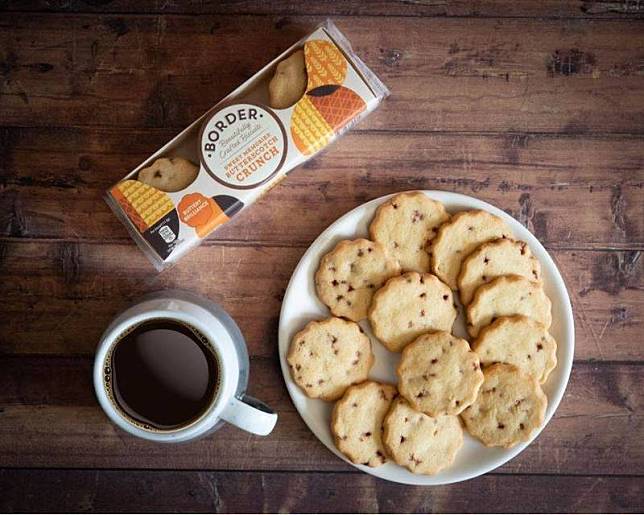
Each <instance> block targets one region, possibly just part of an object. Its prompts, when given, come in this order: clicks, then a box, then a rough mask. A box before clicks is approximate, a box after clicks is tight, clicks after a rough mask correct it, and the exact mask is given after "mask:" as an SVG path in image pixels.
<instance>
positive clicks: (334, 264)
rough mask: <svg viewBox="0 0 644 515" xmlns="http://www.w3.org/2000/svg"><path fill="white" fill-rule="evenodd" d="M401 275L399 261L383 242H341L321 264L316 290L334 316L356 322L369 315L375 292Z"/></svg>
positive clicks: (316, 280)
mask: <svg viewBox="0 0 644 515" xmlns="http://www.w3.org/2000/svg"><path fill="white" fill-rule="evenodd" d="M399 272H400V266H399V265H398V261H396V260H395V259H394V258H392V257H389V256H388V255H387V254H386V252H385V249H384V248H383V246H382V245H380V243H376V242H374V241H370V240H365V239H357V240H342V241H340V242H339V243H338V244H337V245H336V246H335V248H334V249H333V250H332V251H331V252H329V253H328V254H326V255H325V256H324V257H323V258H322V260H321V261H320V266H319V267H318V270H317V272H316V274H315V288H316V290H317V293H318V297H319V298H320V300H321V301H322V302H324V303H325V304H326V305H327V306H328V307H329V309H330V310H331V313H333V314H334V315H335V316H339V317H346V318H349V319H350V320H354V321H356V322H357V321H359V320H362V319H363V318H365V317H366V316H367V310H368V308H369V305H370V304H371V298H372V296H373V294H374V293H375V292H376V290H378V288H380V287H381V286H382V285H383V284H384V282H385V281H386V280H387V279H389V278H390V277H392V276H394V275H398V273H399Z"/></svg>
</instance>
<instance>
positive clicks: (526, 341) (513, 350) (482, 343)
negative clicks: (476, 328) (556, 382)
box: [472, 315, 557, 384]
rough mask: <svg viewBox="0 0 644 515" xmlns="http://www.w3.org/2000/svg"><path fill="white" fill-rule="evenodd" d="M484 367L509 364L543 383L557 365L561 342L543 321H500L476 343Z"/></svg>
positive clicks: (516, 318) (520, 317)
mask: <svg viewBox="0 0 644 515" xmlns="http://www.w3.org/2000/svg"><path fill="white" fill-rule="evenodd" d="M472 349H473V350H474V351H475V352H476V353H477V354H478V355H479V359H480V360H481V364H482V365H483V366H487V365H492V364H494V363H509V364H511V365H515V366H517V367H519V368H520V369H521V370H523V371H524V372H526V373H528V374H530V375H531V376H533V377H534V378H535V379H537V381H539V382H540V383H541V384H543V383H545V382H546V380H547V379H548V375H550V372H552V370H553V369H554V368H555V367H556V366H557V342H556V341H555V339H554V338H553V337H552V336H551V335H550V333H548V330H547V329H546V328H545V327H544V326H543V325H542V324H540V323H539V322H537V321H535V320H532V319H531V318H528V317H525V316H523V315H515V316H510V317H500V318H497V319H496V320H495V321H494V322H493V323H492V324H490V325H488V326H486V327H484V328H483V329H482V330H481V332H480V333H479V336H478V338H477V339H476V341H474V343H473V344H472Z"/></svg>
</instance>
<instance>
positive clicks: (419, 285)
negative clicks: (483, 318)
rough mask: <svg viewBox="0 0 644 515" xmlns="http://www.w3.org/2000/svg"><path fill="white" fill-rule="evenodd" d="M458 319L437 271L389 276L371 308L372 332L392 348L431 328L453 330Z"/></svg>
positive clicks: (447, 288)
mask: <svg viewBox="0 0 644 515" xmlns="http://www.w3.org/2000/svg"><path fill="white" fill-rule="evenodd" d="M455 319H456V308H455V307H454V299H453V297H452V291H451V290H450V289H449V287H448V286H447V285H446V284H444V283H442V282H441V281H440V280H439V279H438V277H436V276H435V275H432V274H419V273H417V272H407V273H406V274H403V275H400V276H398V277H393V278H392V279H389V280H388V281H387V282H386V283H385V285H384V286H383V287H382V288H381V289H380V290H378V291H377V292H376V294H375V295H374V296H373V301H372V302H371V307H370V308H369V322H370V323H371V329H372V330H373V334H374V335H375V336H376V338H378V339H379V340H380V341H381V342H382V344H383V345H384V346H385V347H387V348H388V349H389V350H390V351H392V352H400V351H401V350H402V349H403V347H404V346H405V345H407V344H408V343H410V342H412V341H413V340H415V339H416V338H417V337H418V336H420V335H421V334H423V333H426V332H428V331H447V332H451V330H452V325H453V324H454V320H455Z"/></svg>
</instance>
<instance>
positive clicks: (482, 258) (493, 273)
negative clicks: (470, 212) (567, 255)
mask: <svg viewBox="0 0 644 515" xmlns="http://www.w3.org/2000/svg"><path fill="white" fill-rule="evenodd" d="M508 274H513V275H521V276H523V277H525V278H526V279H530V280H531V281H533V282H537V283H541V265H540V264H539V261H538V260H537V258H535V257H534V256H533V255H532V252H530V247H528V244H527V243H526V242H524V241H516V240H512V239H510V238H500V239H498V240H494V241H489V242H487V243H484V244H483V245H481V246H480V247H478V248H477V249H476V250H475V251H474V252H472V253H471V254H470V255H469V256H467V257H466V258H465V259H464V260H463V263H462V265H461V272H460V273H459V275H458V280H457V283H458V292H459V295H460V297H461V302H462V303H463V304H464V305H467V304H469V303H470V302H471V300H472V297H473V296H474V292H475V291H476V289H477V288H478V287H479V286H481V285H482V284H485V283H487V282H490V281H491V280H492V279H494V278H496V277H499V276H501V275H508Z"/></svg>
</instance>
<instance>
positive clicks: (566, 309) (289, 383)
mask: <svg viewBox="0 0 644 515" xmlns="http://www.w3.org/2000/svg"><path fill="white" fill-rule="evenodd" d="M412 191H414V192H416V191H420V192H422V193H424V194H425V195H427V196H428V197H430V198H433V199H435V200H439V201H440V202H443V203H450V204H453V203H461V204H467V205H469V207H467V208H465V209H484V210H486V211H489V212H491V213H492V214H495V215H497V216H500V217H501V218H503V219H504V220H506V221H507V220H511V224H512V225H515V224H518V225H519V226H521V227H522V228H523V231H524V234H521V235H520V236H521V238H520V239H526V240H528V244H529V245H530V247H531V248H532V249H535V248H537V249H539V250H540V252H539V253H540V254H541V256H540V257H539V261H540V262H541V264H542V266H543V265H547V266H548V268H549V270H550V272H551V274H552V276H553V279H554V284H553V285H552V286H553V287H554V288H556V289H557V290H558V291H559V292H560V294H562V298H563V300H564V302H563V306H562V308H563V309H562V310H561V318H562V323H565V326H566V334H565V338H566V342H565V343H566V345H567V346H569V347H570V352H569V353H568V359H567V360H566V361H565V362H561V361H560V362H558V363H557V366H558V367H562V369H563V375H562V380H561V381H560V383H559V385H557V387H556V391H555V392H554V394H553V395H551V397H550V398H549V399H548V408H547V411H546V416H545V418H544V421H543V424H542V425H541V427H540V428H539V430H538V431H535V433H534V434H533V436H532V438H531V439H530V440H529V441H527V442H523V443H521V444H518V445H516V446H515V447H513V448H511V449H507V450H506V451H505V453H504V454H503V455H502V456H501V457H500V458H499V459H497V460H494V461H493V462H492V463H491V464H488V465H485V466H478V467H474V470H473V471H472V472H471V473H466V474H462V476H461V477H459V478H457V479H453V480H441V479H440V478H439V476H440V474H439V475H438V476H429V475H422V474H413V476H412V478H410V479H408V480H401V479H400V478H397V477H392V474H390V473H387V472H384V473H383V471H382V468H383V467H376V468H372V467H367V466H364V465H357V464H355V463H352V462H350V461H349V460H348V459H347V458H346V457H345V456H344V455H343V454H342V453H341V452H340V451H339V450H338V449H337V448H336V447H335V445H334V444H333V443H332V442H331V443H330V444H329V443H327V442H325V441H324V440H323V439H322V438H321V437H320V435H318V434H317V432H316V430H315V429H314V428H313V427H312V425H311V423H310V421H309V418H310V417H309V416H308V414H307V413H306V412H303V410H302V409H301V408H300V406H299V405H298V402H297V400H296V398H295V396H294V392H295V391H297V390H298V389H299V387H298V386H297V385H296V384H295V383H294V382H293V380H292V379H291V377H290V372H289V369H288V364H287V363H286V351H287V349H288V344H289V342H288V338H287V336H286V334H285V333H286V329H285V328H284V312H285V309H286V305H287V300H288V298H289V295H290V292H291V288H292V286H293V280H294V278H295V276H296V275H297V273H298V271H299V270H300V267H301V266H303V264H304V263H306V262H308V260H309V259H310V257H311V255H312V254H313V253H314V252H317V251H319V247H320V246H321V244H322V243H323V242H325V241H327V240H328V239H329V236H330V235H332V234H333V232H334V230H335V229H336V227H337V226H338V225H340V224H341V223H342V222H343V221H344V220H345V219H346V218H348V217H351V216H354V215H355V213H356V212H357V211H361V210H365V209H368V208H369V207H371V206H372V205H374V204H380V203H382V202H384V201H385V200H387V199H389V198H391V197H393V196H395V195H399V194H401V193H407V192H412ZM471 204H474V205H471ZM448 211H449V208H448ZM517 236H518V235H517ZM524 236H525V238H524ZM542 258H543V259H545V261H546V263H544V262H543V260H542ZM329 316H331V315H330V314H329ZM557 343H558V344H560V345H561V343H560V342H557ZM574 350H575V326H574V317H573V311H572V304H571V302H570V295H569V294H568V289H567V288H566V284H565V281H564V279H563V277H562V275H561V272H560V271H559V268H558V267H557V265H556V263H555V261H554V260H553V259H552V256H551V255H550V253H549V252H548V251H547V250H546V248H545V247H544V246H543V245H542V244H541V242H540V241H539V240H538V239H537V237H536V236H534V235H533V234H532V233H531V232H530V231H529V230H528V229H527V228H526V227H525V226H524V225H523V224H522V223H521V222H519V221H518V220H517V219H516V218H514V217H513V216H511V215H509V214H508V213H506V212H505V211H503V210H502V209H500V208H498V207H496V206H494V205H492V204H490V203H488V202H485V201H484V200H480V199H477V198H476V197H471V196H469V195H464V194H462V193H454V192H450V191H443V190H408V191H400V192H396V193H390V194H388V195H383V196H381V197H378V198H375V199H372V200H369V201H367V202H364V203H362V204H360V205H358V206H356V207H354V208H353V209H351V210H349V211H347V212H346V213H344V214H343V215H341V216H340V217H338V218H336V219H335V220H334V221H333V222H332V223H331V224H330V225H329V226H328V227H327V228H326V229H324V230H323V231H322V232H321V233H320V234H319V235H318V236H317V238H315V240H314V241H313V242H312V243H311V244H310V245H309V247H308V248H307V249H306V251H305V252H304V254H303V255H302V257H301V258H300V260H299V261H298V263H297V265H296V266H295V268H294V269H293V272H292V274H291V278H290V279H289V282H288V285H287V287H286V290H285V292H284V298H283V300H282V306H281V308H280V319H279V327H278V354H279V359H280V368H281V371H282V376H283V378H284V382H285V384H286V389H287V391H288V393H289V396H290V397H291V401H292V402H293V405H294V406H295V409H296V410H297V412H298V414H299V415H300V417H301V418H302V420H304V423H305V424H306V425H307V427H308V428H309V430H310V431H311V432H312V433H313V434H314V435H315V437H316V438H317V439H318V440H319V441H320V442H321V443H322V444H323V445H324V446H325V447H327V448H328V449H329V450H330V451H331V452H333V453H334V454H335V455H336V456H338V457H339V458H341V459H342V460H343V461H345V462H346V463H348V464H349V465H351V466H353V467H355V468H357V469H359V470H361V471H363V472H366V473H368V474H371V475H373V476H375V477H379V478H381V479H386V480H388V481H392V482H396V483H402V484H409V485H425V486H432V485H433V486H439V485H447V484H453V483H459V482H462V481H467V480H469V479H473V478H475V477H478V476H481V475H483V474H487V473H488V472H491V471H492V470H495V469H496V468H498V467H500V466H501V465H504V464H505V463H507V462H509V461H510V460H512V459H513V458H514V457H516V456H517V455H518V454H520V453H521V452H523V451H524V450H525V449H526V448H527V447H528V446H529V445H530V444H531V443H532V442H533V441H534V440H536V439H537V437H538V436H539V435H540V434H541V432H542V431H543V430H544V429H545V428H546V426H547V425H548V423H549V422H550V419H551V418H552V416H553V415H554V413H555V412H556V411H557V408H558V407H559V404H560V402H561V399H562V398H563V395H564V393H565V391H566V388H567V386H568V382H569V380H570V373H571V370H572V364H573V361H574ZM321 402H322V401H321Z"/></svg>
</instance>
